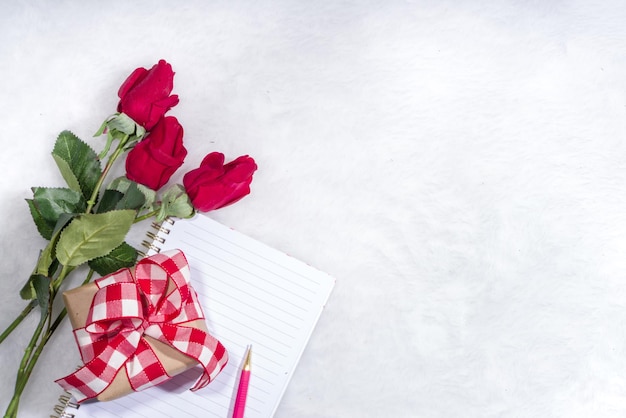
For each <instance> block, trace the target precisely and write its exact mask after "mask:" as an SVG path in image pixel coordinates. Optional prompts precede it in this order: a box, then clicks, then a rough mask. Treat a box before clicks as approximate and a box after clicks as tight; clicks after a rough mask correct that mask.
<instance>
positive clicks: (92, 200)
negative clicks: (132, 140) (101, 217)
mask: <svg viewBox="0 0 626 418" xmlns="http://www.w3.org/2000/svg"><path fill="white" fill-rule="evenodd" d="M129 137H130V136H129V135H124V138H122V139H121V140H120V143H119V144H117V148H116V149H115V151H114V152H113V154H111V156H110V157H109V160H108V161H107V163H106V165H105V166H104V170H102V174H101V175H100V178H98V182H97V183H96V187H94V189H93V192H92V193H91V197H90V198H89V201H88V202H87V210H86V211H85V213H89V212H91V209H93V207H94V205H95V204H96V198H97V197H98V193H100V187H102V183H103V182H104V179H105V178H106V176H107V174H109V170H111V167H112V166H113V163H114V162H115V160H117V157H119V156H120V154H121V153H122V152H124V146H125V145H126V142H128V138H129Z"/></svg>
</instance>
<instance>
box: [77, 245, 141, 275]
mask: <svg viewBox="0 0 626 418" xmlns="http://www.w3.org/2000/svg"><path fill="white" fill-rule="evenodd" d="M136 261H137V250H135V249H134V248H133V247H131V246H130V245H128V244H127V243H125V242H123V243H122V245H120V246H119V247H116V248H114V249H113V251H111V252H110V253H108V254H107V255H105V256H103V257H98V258H94V259H93V260H91V261H89V267H91V268H92V269H93V270H94V271H95V272H96V273H98V274H99V275H101V276H106V275H107V274H111V273H114V272H116V271H118V270H119V269H122V268H125V267H132V266H134V265H135V262H136Z"/></svg>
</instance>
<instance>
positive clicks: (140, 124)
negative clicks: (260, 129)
mask: <svg viewBox="0 0 626 418" xmlns="http://www.w3.org/2000/svg"><path fill="white" fill-rule="evenodd" d="M173 79H174V72H173V70H172V67H171V65H170V64H168V63H167V62H165V61H164V60H161V61H159V62H158V63H157V64H156V65H154V66H153V67H152V68H150V69H146V68H137V69H136V70H134V71H133V72H132V73H131V74H130V76H129V77H128V78H127V79H126V81H125V82H124V83H123V84H122V86H121V87H120V89H119V91H118V96H119V98H120V101H119V104H118V107H117V112H116V113H114V114H113V115H112V116H110V117H108V118H107V119H106V120H105V121H104V122H103V124H102V126H101V127H100V129H99V130H98V132H97V133H96V136H105V137H106V142H105V145H104V146H103V149H102V152H100V153H99V154H97V153H96V152H95V151H94V150H93V149H92V148H91V147H90V146H89V145H87V144H86V143H85V142H83V141H82V140H80V139H79V138H78V137H76V136H75V135H74V134H72V133H71V132H69V131H64V132H61V134H60V135H59V136H58V138H57V140H56V143H55V145H54V148H53V151H52V156H53V158H54V161H55V162H56V164H57V166H58V167H59V170H60V172H61V174H62V176H63V179H64V180H65V181H66V183H67V187H59V188H47V187H34V188H33V189H32V191H33V197H32V199H27V203H28V207H29V209H30V213H31V215H32V217H33V220H34V223H35V225H36V227H37V230H38V231H39V233H40V234H41V235H42V236H43V237H44V238H45V239H46V240H47V241H48V244H47V245H46V246H45V247H44V248H43V249H42V250H41V252H40V254H39V257H38V259H37V262H36V264H35V268H34V270H33V273H32V274H31V276H30V277H29V278H28V280H27V282H26V284H25V285H24V287H23V289H22V290H21V292H20V294H21V296H22V298H23V299H26V300H28V301H29V302H27V305H26V307H25V308H24V310H23V311H22V313H21V314H20V315H19V316H18V317H17V318H16V319H15V320H14V321H13V322H12V323H11V324H10V325H9V326H8V327H7V329H6V330H5V331H4V332H3V333H2V334H1V335H0V343H2V341H4V340H5V339H6V338H7V336H8V335H9V334H10V333H11V332H12V331H13V330H14V329H15V328H16V327H17V326H18V325H19V324H20V323H21V321H22V320H23V319H24V318H25V317H26V316H27V315H28V314H29V313H30V312H31V311H32V310H33V309H34V308H35V307H37V306H38V307H39V310H40V312H41V319H40V321H39V323H38V325H37V327H36V329H35V331H34V332H33V336H32V339H31V340H30V343H29V344H28V346H27V347H26V350H25V352H24V356H23V359H22V362H21V363H20V365H19V369H18V372H17V377H16V385H15V391H14V394H13V397H12V399H11V402H10V404H9V406H8V407H7V410H6V413H5V417H15V416H17V410H18V406H19V400H20V396H21V394H22V392H23V391H24V388H25V387H26V384H27V382H28V379H29V377H30V375H31V373H32V371H33V369H34V367H35V364H36V362H37V359H38V358H39V355H40V354H41V352H42V350H43V348H44V346H45V345H46V343H47V342H48V340H49V339H50V336H51V335H52V334H53V333H54V331H55V330H56V328H57V327H58V325H59V324H60V323H61V321H62V320H63V318H64V317H65V316H66V311H65V310H62V311H61V312H60V313H58V314H57V315H56V316H54V315H53V309H52V307H53V302H54V300H55V297H56V296H57V294H58V293H59V289H60V287H61V284H62V283H63V281H64V280H65V279H66V277H68V275H69V274H70V273H72V272H73V271H74V270H75V269H76V268H77V267H79V266H81V265H83V264H85V263H86V264H87V265H88V267H89V271H88V273H87V276H86V278H85V281H84V282H85V283H87V282H89V281H90V280H91V278H92V276H93V274H94V272H95V273H98V274H99V275H101V276H104V275H107V274H110V273H113V272H115V271H117V270H119V269H122V268H126V267H132V266H134V265H135V264H136V262H137V259H138V252H137V250H136V249H135V248H133V247H132V246H131V245H129V244H128V243H126V242H125V239H126V235H127V233H128V232H129V230H130V228H131V226H132V225H133V224H135V223H137V222H140V221H143V220H146V219H149V218H154V219H155V220H156V221H157V222H160V221H163V220H164V219H165V218H167V217H179V218H188V217H191V216H193V215H194V214H195V212H196V211H202V212H207V211H210V210H214V209H219V208H221V207H224V206H227V205H229V204H232V203H234V202H236V201H238V200H239V199H241V198H243V197H244V196H246V195H247V194H249V193H250V183H251V181H252V176H253V173H254V172H255V171H256V168H257V166H256V164H255V162H254V160H253V159H252V158H250V157H249V156H247V155H245V156H241V157H239V158H237V159H235V160H234V161H232V162H229V163H227V164H225V163H224V162H225V159H224V155H223V154H221V153H218V152H212V153H210V154H208V155H207V156H206V157H205V158H204V159H203V160H202V163H201V164H200V167H198V168H196V169H194V170H191V171H189V172H188V173H186V174H185V175H184V177H183V184H182V185H180V184H175V185H172V186H170V187H168V188H167V189H165V190H162V188H163V186H165V185H166V184H167V183H168V181H169V180H170V178H171V176H172V175H173V174H174V172H176V170H178V169H179V168H180V167H181V166H182V164H183V162H184V159H185V156H186V155H187V150H186V148H185V146H184V144H183V134H184V131H183V127H182V126H181V125H180V123H179V122H178V120H177V119H176V118H175V117H174V116H165V114H166V113H167V112H168V111H169V110H170V109H171V108H172V107H174V106H175V105H176V104H178V96H177V95H172V94H171V93H172V90H173ZM126 153H127V155H126V160H125V164H126V175H125V176H123V177H119V178H115V179H113V180H112V181H108V182H107V183H106V186H105V182H106V181H107V176H108V174H109V172H110V170H111V167H112V166H113V165H114V163H115V162H116V161H118V160H120V158H121V157H122V156H123V155H125V154H126ZM104 160H106V163H105V164H104V167H102V162H103V161H104Z"/></svg>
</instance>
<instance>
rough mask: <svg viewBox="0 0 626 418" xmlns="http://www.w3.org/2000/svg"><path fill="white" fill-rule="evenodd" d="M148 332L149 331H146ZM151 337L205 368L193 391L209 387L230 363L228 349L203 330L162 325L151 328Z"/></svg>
mask: <svg viewBox="0 0 626 418" xmlns="http://www.w3.org/2000/svg"><path fill="white" fill-rule="evenodd" d="M146 331H147V330H146ZM150 331H154V332H150V335H151V336H152V337H154V338H157V339H158V340H159V341H162V342H164V343H166V344H169V345H171V346H172V347H174V348H176V349H177V350H178V351H180V352H181V353H183V354H185V355H187V356H189V357H191V358H193V359H194V360H196V361H197V362H198V363H200V365H201V366H202V368H203V373H202V376H200V378H198V380H197V381H196V383H195V384H194V386H193V387H192V388H191V390H192V391H194V392H195V391H196V390H198V389H202V388H203V387H205V386H206V385H208V384H209V383H210V382H211V381H213V379H215V378H216V377H217V375H218V374H219V373H220V372H221V371H222V369H224V367H225V366H226V363H227V362H228V353H227V352H226V348H225V347H224V346H223V345H222V343H220V342H219V341H218V340H217V339H216V338H215V337H213V336H212V335H210V334H209V333H207V332H204V331H203V330H200V329H197V328H190V327H185V326H180V325H172V324H161V325H160V326H158V327H151V329H150Z"/></svg>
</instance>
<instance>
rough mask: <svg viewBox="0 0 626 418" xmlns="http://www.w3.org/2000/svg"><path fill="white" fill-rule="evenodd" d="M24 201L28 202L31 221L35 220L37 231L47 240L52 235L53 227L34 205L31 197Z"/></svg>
mask: <svg viewBox="0 0 626 418" xmlns="http://www.w3.org/2000/svg"><path fill="white" fill-rule="evenodd" d="M26 203H28V209H30V214H31V216H32V217H33V221H35V226H36V227H37V231H39V233H40V234H41V236H42V237H44V238H45V239H48V240H49V239H50V237H52V229H53V227H51V226H50V224H49V223H48V222H47V221H46V220H45V219H44V217H43V215H42V214H41V212H39V209H37V206H35V202H34V201H33V199H26Z"/></svg>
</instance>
